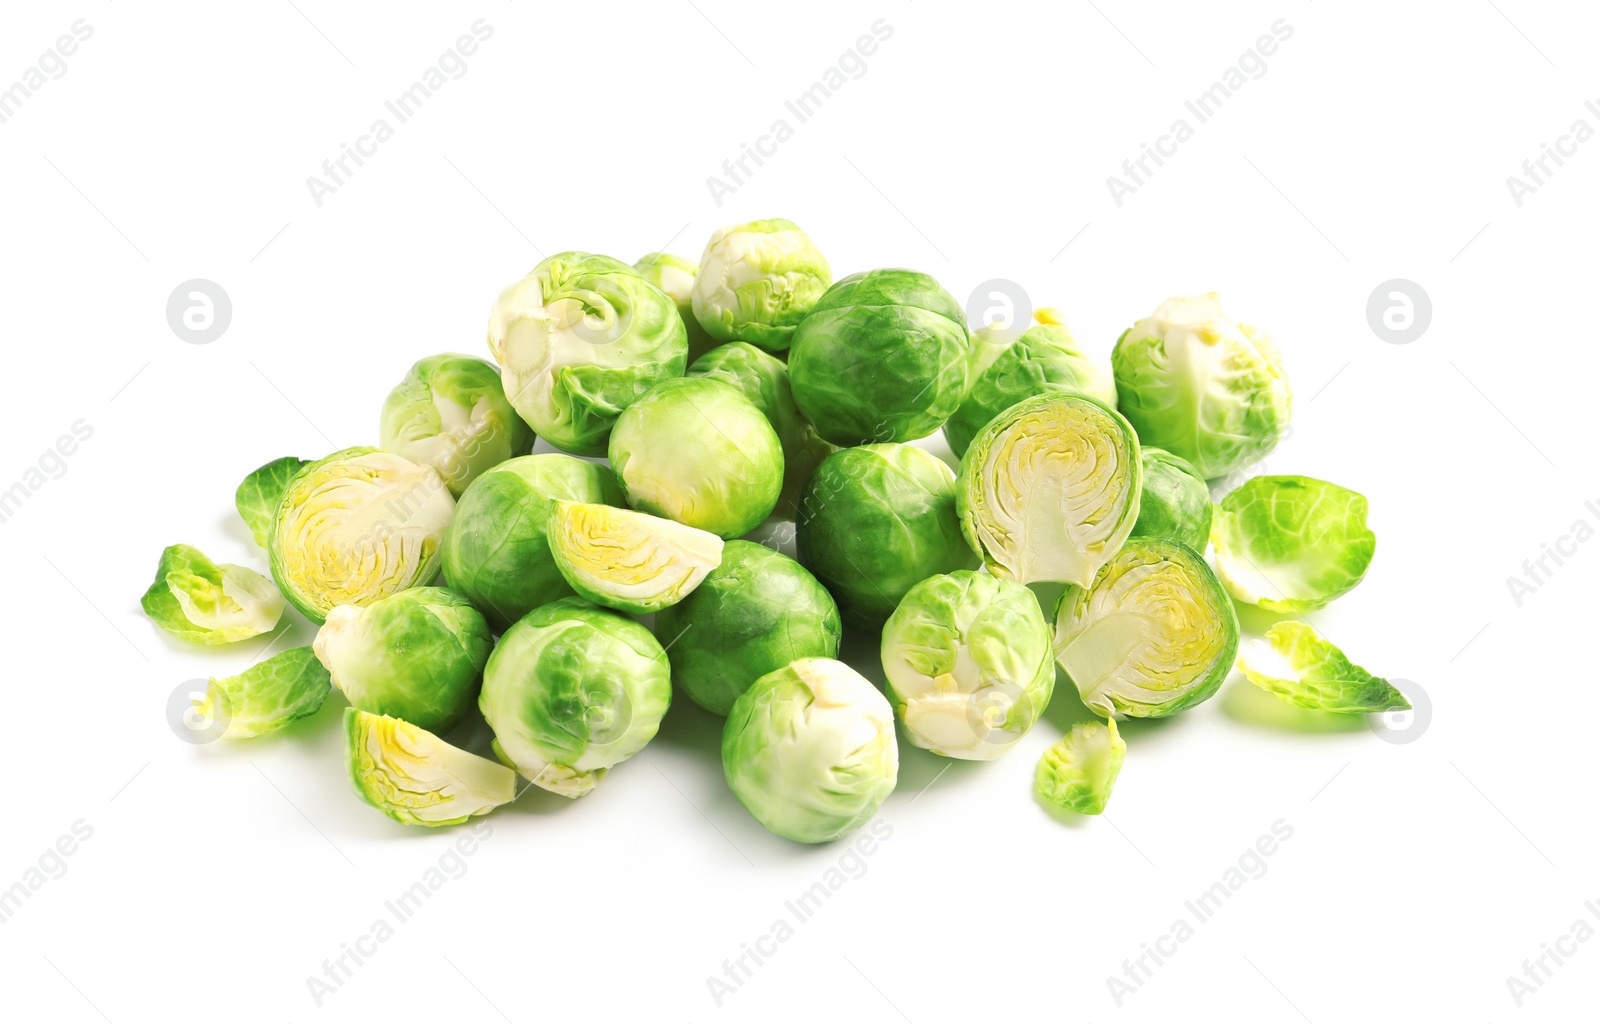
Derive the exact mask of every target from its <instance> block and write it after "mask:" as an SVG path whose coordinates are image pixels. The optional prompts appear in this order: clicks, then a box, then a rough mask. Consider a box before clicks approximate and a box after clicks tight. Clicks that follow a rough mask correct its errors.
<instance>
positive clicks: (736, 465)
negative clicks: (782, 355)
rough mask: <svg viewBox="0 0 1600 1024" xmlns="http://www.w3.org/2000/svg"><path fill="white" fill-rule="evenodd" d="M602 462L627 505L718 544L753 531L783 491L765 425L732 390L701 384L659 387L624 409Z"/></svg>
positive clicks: (681, 380) (680, 381)
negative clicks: (700, 533)
mask: <svg viewBox="0 0 1600 1024" xmlns="http://www.w3.org/2000/svg"><path fill="white" fill-rule="evenodd" d="M609 455H610V460H611V468H612V469H613V470H615V471H616V474H617V480H618V481H619V482H620V483H621V484H622V491H623V493H624V494H625V495H626V496H627V499H628V504H629V505H632V506H633V507H634V508H636V509H639V510H641V511H644V512H649V513H650V514H651V515H657V516H662V517H664V518H667V519H671V520H674V521H676V522H680V523H683V524H684V525H686V526H693V527H695V528H696V529H700V530H705V531H707V532H709V533H714V534H716V535H717V536H719V537H724V538H727V537H738V536H740V535H742V534H746V533H749V532H750V531H751V530H753V529H755V528H756V527H757V526H759V525H760V524H761V522H762V520H764V519H766V518H767V516H769V515H771V514H772V510H773V508H774V507H775V506H776V505H777V504H778V492H779V490H780V489H781V488H782V487H783V449H782V448H781V447H780V446H779V444H778V435H777V433H776V432H775V431H774V430H773V429H772V424H771V423H769V422H767V418H766V417H765V416H763V415H762V414H761V410H760V409H757V408H756V407H755V406H754V405H753V404H751V403H750V401H749V400H748V399H746V398H745V397H744V395H742V394H740V393H739V391H738V390H736V389H735V388H732V387H730V386H728V385H727V384H723V383H721V382H720V381H714V380H707V379H705V378H703V377H678V378H675V379H673V380H665V381H662V382H661V383H660V384H657V385H656V386H655V387H653V388H651V389H650V390H649V391H648V392H646V393H645V395H644V397H643V398H641V399H639V400H638V401H637V402H634V403H633V404H632V405H630V406H628V408H627V409H626V410H624V412H623V413H622V415H621V416H619V417H617V424H616V427H615V428H614V429H613V430H612V431H611V446H610V450H609Z"/></svg>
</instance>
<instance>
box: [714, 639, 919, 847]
mask: <svg viewBox="0 0 1600 1024" xmlns="http://www.w3.org/2000/svg"><path fill="white" fill-rule="evenodd" d="M722 770H723V772H724V774H726V775H727V777H728V785H729V786H730V787H732V789H733V792H734V795H735V796H737V797H738V798H739V802H740V803H742V804H744V806H745V809H746V810H748V811H749V812H750V814H751V815H752V816H753V817H754V818H755V819H756V820H757V821H759V822H761V824H762V825H765V826H766V828H767V830H768V831H770V832H772V833H774V834H776V835H780V836H783V837H784V838H785V839H792V840H794V841H795V842H797V843H826V842H830V841H831V840H834V839H837V838H839V837H840V836H842V835H844V834H846V833H847V832H850V831H852V830H853V829H855V828H857V827H859V826H860V825H862V824H863V823H865V822H866V821H867V819H869V818H871V817H872V816H873V815H874V814H876V813H877V811H878V807H879V806H880V805H882V803H883V801H884V800H885V799H886V798H887V797H888V796H889V794H890V793H891V792H893V791H894V784H895V781H896V780H897V778H898V776H899V770H900V750H899V747H898V746H896V744H895V738H894V712H892V711H891V710H890V709H889V702H888V701H886V700H884V698H883V694H881V693H879V692H878V689H877V687H875V686H873V685H872V684H871V683H869V682H867V681H866V680H865V679H863V678H862V677H861V676H860V674H859V673H857V672H856V670H855V669H853V668H851V667H850V666H849V665H846V664H845V663H844V662H841V661H834V660H832V659H831V658H801V659H800V660H799V661H795V662H792V663H790V664H789V665H786V666H785V667H783V668H780V669H778V670H777V671H776V672H772V673H769V674H767V675H764V676H762V677H761V678H760V679H757V680H756V681H755V682H754V683H753V684H752V685H751V687H750V688H749V689H748V690H746V691H745V692H744V693H743V694H742V695H741V696H740V697H739V699H738V700H736V701H734V702H733V710H732V711H731V712H730V713H729V714H728V722H727V725H725V726H724V727H723V730H722Z"/></svg>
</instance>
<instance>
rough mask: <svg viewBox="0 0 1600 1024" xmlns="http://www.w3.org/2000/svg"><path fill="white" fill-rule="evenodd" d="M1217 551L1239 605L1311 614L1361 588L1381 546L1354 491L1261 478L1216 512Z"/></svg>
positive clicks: (1322, 482)
mask: <svg viewBox="0 0 1600 1024" xmlns="http://www.w3.org/2000/svg"><path fill="white" fill-rule="evenodd" d="M1211 543H1212V544H1213V545H1214V546H1215V547H1216V551H1217V572H1218V573H1219V574H1220V575H1221V576H1222V582H1223V583H1224V584H1225V585H1226V586H1227V588H1228V593H1230V594H1232V595H1233V596H1234V597H1235V598H1236V599H1238V600H1239V601H1241V602H1242V603H1244V604H1253V605H1259V606H1260V607H1262V608H1266V609H1268V610H1270V611H1275V612H1305V611H1311V610H1313V609H1316V608H1321V607H1322V606H1323V605H1325V604H1327V603H1328V602H1329V601H1332V600H1333V599H1334V598H1336V597H1338V596H1340V595H1341V594H1344V593H1347V592H1348V591H1350V590H1351V589H1352V588H1353V587H1355V585H1356V584H1357V583H1360V582H1361V579H1362V577H1363V576H1365V575H1366V574H1367V566H1369V565H1371V564H1372V553H1373V551H1374V550H1375V549H1376V547H1377V544H1378V539H1377V537H1375V536H1374V535H1373V533H1372V531H1371V530H1369V529H1367V499H1366V498H1365V497H1364V496H1362V495H1360V494H1357V493H1356V492H1355V491H1351V490H1347V489H1345V488H1343V487H1340V486H1339V485H1338V484H1330V483H1328V482H1327V481H1326V480H1314V479H1312V478H1311V477H1308V476H1258V477H1255V478H1253V479H1251V480H1248V481H1246V482H1245V484H1244V485H1243V486H1242V487H1240V488H1239V489H1238V490H1235V491H1233V492H1232V493H1230V494H1229V495H1228V496H1227V497H1225V498H1223V499H1222V502H1221V504H1220V505H1218V506H1217V511H1216V515H1215V517H1214V518H1213V519H1212V522H1211Z"/></svg>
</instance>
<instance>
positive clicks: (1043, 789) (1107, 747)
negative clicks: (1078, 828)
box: [1034, 719, 1128, 814]
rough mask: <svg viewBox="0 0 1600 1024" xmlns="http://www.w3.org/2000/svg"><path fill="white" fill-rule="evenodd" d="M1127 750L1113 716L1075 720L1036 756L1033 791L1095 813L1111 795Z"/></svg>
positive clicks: (1049, 801)
mask: <svg viewBox="0 0 1600 1024" xmlns="http://www.w3.org/2000/svg"><path fill="white" fill-rule="evenodd" d="M1127 750H1128V745H1127V744H1126V743H1124V742H1123V741H1122V737H1121V736H1118V735H1117V722H1116V719H1111V720H1110V721H1106V722H1079V723H1078V724H1077V725H1074V726H1073V727H1072V730H1071V731H1070V732H1068V733H1067V734H1066V735H1065V736H1063V737H1061V740H1060V742H1058V743H1056V744H1054V745H1052V746H1051V747H1050V748H1049V749H1048V750H1046V751H1045V752H1044V756H1043V757H1041V758H1040V759H1039V770H1038V772H1037V774H1035V776H1034V792H1036V793H1037V794H1038V795H1039V799H1040V800H1043V801H1044V802H1045V803H1047V804H1051V805H1053V806H1056V807H1060V808H1061V809H1063V810H1068V811H1077V812H1078V813H1079V814H1099V813H1100V812H1102V811H1104V810H1105V809H1106V802H1107V801H1108V800H1110V799H1111V788H1112V787H1113V786H1115V785H1116V784H1117V773H1118V772H1120V771H1122V755H1123V754H1125V753H1127Z"/></svg>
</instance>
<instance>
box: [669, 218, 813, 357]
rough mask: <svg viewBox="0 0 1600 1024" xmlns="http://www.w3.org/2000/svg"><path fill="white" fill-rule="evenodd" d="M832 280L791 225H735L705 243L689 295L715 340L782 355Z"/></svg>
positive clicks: (768, 222) (803, 235)
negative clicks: (736, 343) (743, 342)
mask: <svg viewBox="0 0 1600 1024" xmlns="http://www.w3.org/2000/svg"><path fill="white" fill-rule="evenodd" d="M832 280H833V272H832V271H831V270H829V269H828V261H827V260H825V259H823V258H822V253H821V252H820V251H819V250H818V249H817V247H816V245H815V244H813V243H812V241H811V239H810V238H808V237H806V233H805V232H804V231H801V230H800V229H799V228H798V227H796V226H795V224H794V223H793V222H791V221H787V220H782V219H777V218H774V219H772V220H753V221H751V222H750V223H748V224H736V225H734V226H733V227H728V228H722V229H720V230H718V231H717V232H715V233H714V234H713V235H712V236H711V241H709V242H707V243H706V251H705V252H704V253H703V254H702V255H701V257H700V273H699V275H698V276H697V277H696V278H695V279H694V289H693V290H692V292H691V293H690V295H691V299H692V302H693V305H694V317H695V319H696V320H698V321H700V325H701V326H702V327H704V328H705V329H706V333H708V334H710V335H711V336H712V337H713V338H717V339H719V340H721V341H749V342H754V343H755V344H757V345H760V346H761V347H762V348H765V349H770V350H771V351H773V352H781V351H783V350H784V349H786V348H788V347H789V339H790V335H792V334H793V333H794V329H795V325H796V324H798V323H799V322H800V319H801V318H802V317H804V316H805V315H806V313H807V312H808V311H809V310H810V309H811V307H812V305H813V304H814V303H815V302H816V301H817V299H818V297H820V296H821V295H822V293H823V292H825V291H827V290H828V284H829V283H830V282H831V281H832Z"/></svg>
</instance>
